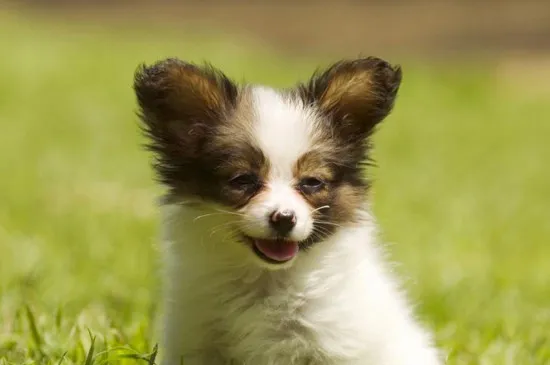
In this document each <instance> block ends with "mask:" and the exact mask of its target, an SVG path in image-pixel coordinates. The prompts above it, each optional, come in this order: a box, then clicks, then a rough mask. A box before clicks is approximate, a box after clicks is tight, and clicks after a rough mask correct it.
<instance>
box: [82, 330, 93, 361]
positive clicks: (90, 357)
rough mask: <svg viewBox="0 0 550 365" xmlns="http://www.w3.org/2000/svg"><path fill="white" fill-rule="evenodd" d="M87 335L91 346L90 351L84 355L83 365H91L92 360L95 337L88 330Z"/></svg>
mask: <svg viewBox="0 0 550 365" xmlns="http://www.w3.org/2000/svg"><path fill="white" fill-rule="evenodd" d="M88 333H89V334H90V339H91V340H92V344H91V345H90V349H89V350H88V354H87V355H86V361H85V362H84V365H92V363H93V358H94V350H95V336H93V335H92V332H90V330H88Z"/></svg>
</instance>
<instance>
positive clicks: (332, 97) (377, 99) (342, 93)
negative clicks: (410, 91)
mask: <svg viewBox="0 0 550 365" xmlns="http://www.w3.org/2000/svg"><path fill="white" fill-rule="evenodd" d="M401 77H402V74H401V68H400V67H398V66H392V65H390V64H389V63H388V62H386V61H384V60H381V59H379V58H375V57H368V58H362V59H357V60H352V61H340V62H337V63H335V64H334V65H332V66H330V67H329V68H328V69H327V70H325V71H323V72H317V73H315V74H314V75H313V77H312V78H311V79H310V81H309V82H308V83H306V84H302V85H299V86H298V93H299V96H300V97H301V98H302V100H303V101H304V103H305V104H306V105H314V106H315V107H317V108H318V109H319V110H320V112H321V113H322V114H323V115H325V116H327V117H328V119H329V121H330V123H331V126H332V128H333V130H334V131H335V132H336V133H337V137H339V138H341V139H342V140H343V141H344V142H357V141H361V140H363V139H364V138H366V137H368V136H369V135H370V134H371V133H372V131H373V129H374V127H375V126H376V125H377V124H378V123H379V122H380V121H382V119H384V118H385V117H386V116H387V115H388V114H389V113H390V111H391V109H392V108H393V103H394V100H395V97H396V95H397V91H398V89H399V85H400V83H401Z"/></svg>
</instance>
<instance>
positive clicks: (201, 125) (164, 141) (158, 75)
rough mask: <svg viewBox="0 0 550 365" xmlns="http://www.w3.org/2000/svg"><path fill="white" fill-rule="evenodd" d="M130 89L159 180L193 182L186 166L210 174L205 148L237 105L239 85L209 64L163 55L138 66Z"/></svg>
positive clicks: (173, 184) (205, 176)
mask: <svg viewBox="0 0 550 365" xmlns="http://www.w3.org/2000/svg"><path fill="white" fill-rule="evenodd" d="M134 90H135V92H136V96H137V100H138V104H139V108H140V111H139V116H140V118H141V120H142V122H143V130H144V132H145V134H146V135H147V137H148V144H147V147H148V148H149V149H150V150H151V151H153V152H154V154H155V164H154V167H155V169H156V171H157V175H158V177H159V178H160V180H161V182H163V183H164V184H166V185H168V186H170V187H171V188H172V190H178V189H180V188H179V185H182V184H186V183H187V185H190V184H191V185H192V182H193V181H194V180H193V179H191V178H190V174H189V172H190V171H193V173H194V174H199V175H201V174H202V176H203V180H205V181H206V180H208V179H211V178H212V176H211V175H212V173H211V172H210V171H208V163H205V161H206V160H208V159H213V158H215V157H213V156H211V153H208V152H205V151H206V150H207V149H208V146H209V144H211V142H212V139H213V136H214V135H215V134H216V129H217V128H219V127H220V126H221V125H223V123H224V122H225V121H226V120H227V118H228V115H229V114H230V113H232V111H233V110H234V108H235V105H236V103H237V97H238V93H239V92H238V89H237V86H235V84H233V83H232V82H231V81H230V80H229V79H228V78H227V77H226V76H225V75H224V74H223V73H221V72H220V71H218V70H216V69H214V68H213V67H211V66H209V65H206V66H202V67H199V66H196V65H193V64H190V63H186V62H183V61H180V60H177V59H167V60H164V61H160V62H158V63H156V64H154V65H152V66H141V67H139V68H138V69H137V71H136V73H135V80H134ZM203 183H204V181H203ZM195 190H197V189H195Z"/></svg>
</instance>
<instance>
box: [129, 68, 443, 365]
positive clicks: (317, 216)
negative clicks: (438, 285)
mask: <svg viewBox="0 0 550 365" xmlns="http://www.w3.org/2000/svg"><path fill="white" fill-rule="evenodd" d="M400 82H401V69H400V68H399V67H396V66H392V65H390V64H389V63H387V62H385V61H383V60H381V59H378V58H374V57H369V58H361V59H355V60H349V61H347V60H346V61H340V62H337V63H335V64H334V65H332V66H330V67H328V68H327V69H326V70H325V71H322V72H316V73H315V74H314V75H313V76H312V78H311V79H310V80H309V81H307V82H305V83H300V84H298V85H296V86H295V87H293V88H289V89H283V90H278V89H273V88H270V87H267V86H259V85H253V84H244V85H238V84H236V83H234V82H233V81H231V80H230V79H229V78H228V77H227V76H226V75H224V74H223V73H222V72H221V71H219V70H217V69H216V68H213V67H212V66H210V65H204V66H202V65H195V64H192V63H187V62H183V61H180V60H178V59H166V60H163V61H160V62H158V63H156V64H154V65H152V66H141V67H140V68H139V69H138V70H137V72H136V74H135V83H134V89H135V92H136V95H137V100H138V103H139V110H140V112H139V114H140V118H141V120H142V121H143V129H144V131H145V132H146V135H147V138H148V148H149V149H150V150H151V151H152V152H153V153H154V156H155V162H154V168H155V171H156V173H157V175H158V178H159V180H160V182H161V183H162V184H163V185H164V186H165V187H166V188H167V189H166V191H167V193H166V196H165V199H164V202H163V204H162V214H163V218H162V226H163V242H164V243H165V245H164V246H163V247H164V249H163V254H164V257H163V259H162V263H163V265H164V269H165V272H164V298H163V304H164V306H163V311H162V318H163V320H162V321H161V323H162V326H161V327H162V332H161V333H162V340H161V344H160V345H161V352H160V356H161V357H162V359H163V363H164V364H165V365H179V364H183V365H229V364H232V365H243V364H246V365H438V364H441V362H440V361H441V360H440V359H439V354H438V351H437V350H436V349H435V347H434V346H433V343H432V337H431V335H430V334H429V332H428V331H426V330H425V329H424V328H423V327H422V326H421V325H420V324H419V323H418V322H417V320H416V319H415V318H414V315H413V313H412V310H411V306H410V305H409V303H408V302H407V300H406V298H405V296H404V294H403V292H402V290H401V288H400V285H399V283H398V281H397V280H396V279H395V278H394V277H393V276H392V274H391V273H390V272H389V270H388V267H387V266H386V264H385V263H384V260H383V254H382V252H381V248H380V246H379V245H378V244H377V242H376V223H375V219H374V218H373V216H372V214H371V210H370V208H369V194H368V191H369V189H368V188H369V185H370V184H369V181H368V179H367V178H366V174H365V167H368V165H369V164H368V163H367V161H369V150H370V138H371V135H372V133H373V131H374V130H375V127H376V126H377V125H378V124H379V123H380V122H381V121H382V120H383V119H384V118H385V117H386V116H387V115H388V114H389V113H390V111H391V109H392V107H393V104H394V100H395V98H396V94H397V91H398V89H399V85H400Z"/></svg>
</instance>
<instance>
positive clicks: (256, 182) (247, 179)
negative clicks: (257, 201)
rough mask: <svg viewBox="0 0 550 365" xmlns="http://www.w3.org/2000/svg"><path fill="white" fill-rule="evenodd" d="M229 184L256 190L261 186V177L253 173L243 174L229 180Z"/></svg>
mask: <svg viewBox="0 0 550 365" xmlns="http://www.w3.org/2000/svg"><path fill="white" fill-rule="evenodd" d="M229 185H231V187H232V188H233V189H238V190H255V189H257V188H258V187H259V186H260V178H259V177H258V176H257V175H255V174H253V173H246V174H241V175H237V176H235V177H234V178H232V179H231V180H229Z"/></svg>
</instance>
